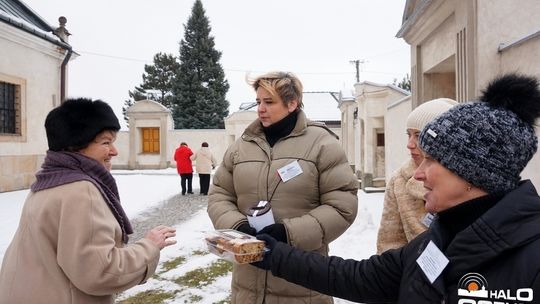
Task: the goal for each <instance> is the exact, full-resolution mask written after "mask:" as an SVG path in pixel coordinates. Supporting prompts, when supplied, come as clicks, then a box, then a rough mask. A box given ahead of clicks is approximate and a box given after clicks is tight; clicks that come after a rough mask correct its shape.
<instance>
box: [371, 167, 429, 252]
mask: <svg viewBox="0 0 540 304" xmlns="http://www.w3.org/2000/svg"><path fill="white" fill-rule="evenodd" d="M416 168H417V166H416V164H415V163H414V161H413V160H412V159H410V160H409V161H407V162H406V163H405V164H403V165H402V166H401V167H400V168H399V169H398V170H397V171H396V172H394V174H393V175H392V177H391V178H390V181H389V183H388V185H387V186H386V193H385V196H384V207H383V214H382V217H381V224H380V228H379V231H378V234H377V253H378V254H380V253H382V252H384V251H386V250H388V249H394V248H399V247H402V246H403V245H405V244H407V243H408V242H410V241H411V240H412V239H414V238H415V237H416V236H417V235H419V234H420V233H422V232H424V231H426V229H427V227H426V226H425V225H424V224H423V223H422V219H423V218H424V216H425V215H426V210H425V203H424V194H426V192H427V190H426V189H425V188H424V186H423V183H422V182H419V181H417V180H415V179H414V177H413V175H414V171H415V170H416Z"/></svg>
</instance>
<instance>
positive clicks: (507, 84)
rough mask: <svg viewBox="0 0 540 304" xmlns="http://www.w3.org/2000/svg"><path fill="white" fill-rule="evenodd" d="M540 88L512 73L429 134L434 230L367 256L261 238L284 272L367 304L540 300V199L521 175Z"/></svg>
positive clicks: (426, 168)
mask: <svg viewBox="0 0 540 304" xmlns="http://www.w3.org/2000/svg"><path fill="white" fill-rule="evenodd" d="M539 116H540V88H539V84H538V80H537V79H536V78H534V77H528V76H521V75H516V74H509V75H505V76H502V77H500V78H497V79H496V80H494V81H493V82H491V83H490V84H489V86H488V87H487V89H486V90H485V92H484V94H483V96H482V97H481V99H480V101H478V102H467V103H463V104H460V105H457V106H455V107H453V108H452V109H450V110H448V111H447V112H446V113H444V114H442V115H440V116H439V117H438V118H436V119H435V120H433V121H431V122H430V123H428V124H427V125H426V127H425V128H424V129H423V130H422V133H421V134H420V146H421V148H422V149H424V152H425V154H424V156H425V158H424V161H423V162H422V163H421V164H420V166H419V168H418V169H417V171H416V172H415V178H417V179H418V180H420V181H422V182H423V183H424V187H425V188H426V189H427V191H428V192H427V194H426V195H425V196H424V198H425V200H426V209H428V211H431V212H435V213H436V216H435V219H434V220H433V222H432V224H431V225H430V227H429V229H428V230H427V231H426V232H424V233H422V234H420V235H419V236H418V237H416V238H415V239H414V240H412V241H411V242H410V243H408V244H407V245H405V246H404V247H401V248H399V249H393V250H388V251H385V252H384V253H382V254H381V255H375V256H372V257H371V258H369V259H367V260H362V261H356V260H352V259H347V260H344V259H342V258H340V257H336V256H333V257H323V256H321V255H318V254H316V253H310V252H306V251H302V250H300V249H297V248H293V247H291V246H290V245H288V244H285V243H280V242H277V241H276V240H275V239H273V238H272V237H270V236H268V235H265V234H261V235H258V236H257V238H258V239H261V240H264V241H265V242H266V246H267V247H268V248H269V249H270V250H269V252H268V253H267V254H265V258H264V261H262V262H258V263H255V264H254V265H255V266H257V267H260V268H264V269H268V270H270V271H271V272H272V274H273V275H274V276H278V277H281V278H284V279H286V280H288V281H290V282H293V283H296V284H299V285H301V286H304V287H307V288H310V289H313V290H316V291H319V292H322V293H325V294H328V295H332V296H335V297H340V298H344V299H348V300H351V301H355V302H362V303H390V302H391V303H395V302H397V303H415V304H416V303H539V302H540V260H539V259H538V258H537V256H538V252H540V197H539V196H538V193H537V192H536V189H535V187H534V186H533V184H532V183H531V181H528V180H525V181H522V180H520V178H519V174H520V173H521V170H523V168H524V167H525V166H526V165H527V163H528V162H529V160H530V159H531V158H532V156H533V154H534V153H535V152H536V150H537V145H538V144H537V142H538V141H537V138H536V135H535V132H534V122H535V120H536V119H537V118H538V117H539Z"/></svg>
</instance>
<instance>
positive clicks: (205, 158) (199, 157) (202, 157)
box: [190, 147, 217, 174]
mask: <svg viewBox="0 0 540 304" xmlns="http://www.w3.org/2000/svg"><path fill="white" fill-rule="evenodd" d="M190 159H191V160H192V161H194V162H195V171H196V172H197V173H199V174H210V173H212V168H214V167H215V166H216V165H217V161H216V158H215V157H214V155H212V152H210V149H209V148H208V147H201V148H200V149H199V150H197V152H195V154H193V155H191V156H190Z"/></svg>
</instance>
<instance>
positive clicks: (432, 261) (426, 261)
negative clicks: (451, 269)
mask: <svg viewBox="0 0 540 304" xmlns="http://www.w3.org/2000/svg"><path fill="white" fill-rule="evenodd" d="M448 262H449V260H448V258H447V257H446V256H445V255H444V253H442V252H441V250H440V249H439V248H438V247H437V245H435V244H434V243H433V241H429V244H428V245H427V246H426V249H424V252H422V254H421V255H420V256H419V257H418V259H416V263H418V265H419V266H420V268H421V269H422V271H423V272H424V274H425V275H426V277H427V278H428V279H429V282H430V283H431V284H433V282H435V280H436V279H437V277H439V275H440V274H441V273H442V272H443V270H444V268H446V265H448Z"/></svg>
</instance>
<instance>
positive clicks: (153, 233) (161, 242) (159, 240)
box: [144, 225, 176, 250]
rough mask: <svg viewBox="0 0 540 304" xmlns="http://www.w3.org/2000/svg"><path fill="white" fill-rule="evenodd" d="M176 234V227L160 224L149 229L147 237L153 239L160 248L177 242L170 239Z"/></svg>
mask: <svg viewBox="0 0 540 304" xmlns="http://www.w3.org/2000/svg"><path fill="white" fill-rule="evenodd" d="M175 236H176V229H174V228H172V227H168V226H164V225H159V226H157V227H155V228H153V229H152V230H150V231H148V232H147V233H146V235H145V236H144V238H145V239H148V240H150V241H152V242H153V243H154V244H156V246H158V247H159V249H160V250H161V249H163V248H165V247H167V246H171V245H174V244H176V240H174V239H170V238H172V237H175Z"/></svg>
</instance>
